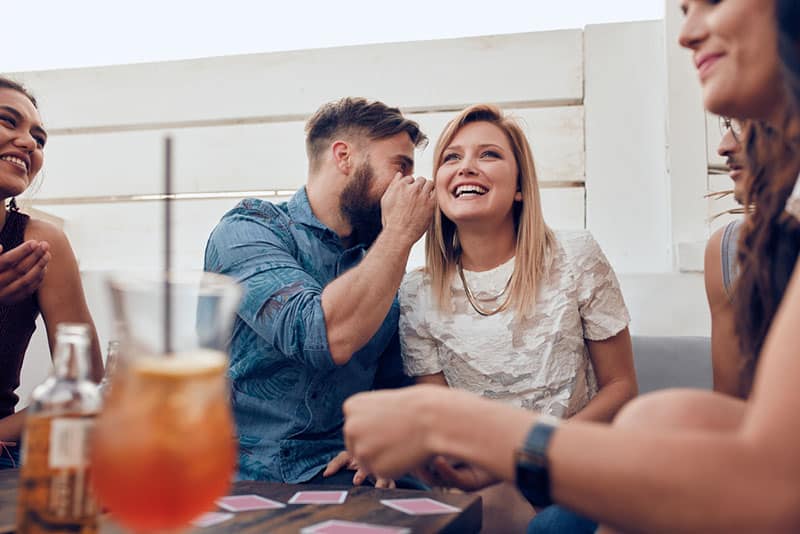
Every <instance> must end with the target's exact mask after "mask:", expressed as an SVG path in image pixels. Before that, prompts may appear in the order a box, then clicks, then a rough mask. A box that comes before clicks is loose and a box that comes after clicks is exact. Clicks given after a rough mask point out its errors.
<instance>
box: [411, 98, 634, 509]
mask: <svg viewBox="0 0 800 534" xmlns="http://www.w3.org/2000/svg"><path fill="white" fill-rule="evenodd" d="M434 182H435V191H436V199H437V204H438V208H437V211H436V212H435V214H434V219H433V221H432V223H431V226H430V228H429V230H428V234H427V237H426V266H425V268H424V269H422V270H418V271H414V272H411V273H409V274H408V275H407V276H406V278H405V279H404V281H403V284H402V286H401V288H400V339H401V344H402V348H403V363H404V367H405V370H406V372H407V373H408V374H410V375H411V376H415V377H417V380H418V382H423V383H434V384H441V385H449V386H451V387H453V388H457V389H462V390H466V391H469V392H472V393H477V394H479V395H482V396H484V397H488V398H491V399H496V400H500V401H504V402H506V403H509V404H512V405H514V406H518V407H523V408H528V409H535V410H537V411H539V412H542V413H546V414H550V415H553V416H556V417H559V418H574V419H585V420H592V421H604V422H608V421H611V419H612V418H613V417H614V415H615V414H616V413H617V411H618V410H619V409H620V408H621V407H622V406H623V404H625V403H626V402H627V401H628V400H630V399H631V398H633V397H634V396H635V395H636V393H637V386H636V376H635V372H634V368H633V355H632V348H631V341H630V335H629V333H628V322H629V316H628V312H627V309H626V307H625V303H624V301H623V298H622V293H621V291H620V288H619V284H618V282H617V278H616V276H615V274H614V271H613V269H612V268H611V265H609V263H608V261H607V260H606V258H605V256H604V255H603V253H602V251H601V250H600V247H599V246H598V245H597V243H596V242H595V240H594V239H593V238H592V236H591V235H590V234H589V233H588V232H586V231H577V232H554V231H552V230H551V229H550V228H548V226H547V225H546V224H545V221H544V218H543V216H542V210H541V201H540V194H539V187H538V183H537V178H536V171H535V168H534V163H533V156H532V154H531V149H530V147H529V145H528V142H527V139H526V137H525V134H524V133H523V131H522V129H521V128H520V126H519V125H518V124H517V123H516V122H515V121H514V119H513V118H511V117H508V116H506V115H504V114H503V112H502V111H501V110H500V109H499V108H497V107H495V106H492V105H487V104H479V105H474V106H471V107H469V108H467V109H465V110H463V111H462V112H461V113H460V114H459V115H458V116H457V117H456V118H455V119H453V120H452V121H451V122H450V123H449V124H448V125H447V127H446V128H445V130H444V132H443V133H442V135H441V137H440V138H439V141H438V143H437V146H436V149H435V153H434ZM435 466H436V467H437V471H438V472H439V473H438V474H439V475H440V476H442V477H444V479H445V480H446V481H447V482H448V483H450V484H453V485H457V486H460V487H462V488H465V489H477V488H479V487H482V486H485V485H486V483H487V482H488V480H487V479H486V476H488V475H486V476H484V475H483V474H481V473H477V472H476V471H475V470H473V469H471V468H467V467H462V468H461V469H454V468H452V466H450V465H449V464H447V463H446V462H445V461H443V460H442V459H439V460H438V461H437V462H436V463H435ZM509 488H510V486H509ZM495 491H500V489H497V488H496V489H495ZM507 498H508V496H507V495H505V496H503V497H502V499H501V500H502V501H505V500H506V499H507ZM492 501H494V499H493V498H492V497H491V496H486V505H487V507H488V508H490V507H491V506H492ZM520 501H522V499H521V498H520ZM504 504H506V505H507V504H508V503H507V502H505V503H504ZM505 509H506V513H507V510H508V507H507V506H506V507H505ZM531 512H532V511H531ZM487 515H491V512H490V510H489V509H487Z"/></svg>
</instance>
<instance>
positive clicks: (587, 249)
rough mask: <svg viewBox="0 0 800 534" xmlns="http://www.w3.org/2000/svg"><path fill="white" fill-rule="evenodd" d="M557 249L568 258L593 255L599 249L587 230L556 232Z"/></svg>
mask: <svg viewBox="0 0 800 534" xmlns="http://www.w3.org/2000/svg"><path fill="white" fill-rule="evenodd" d="M553 233H554V235H555V238H556V243H557V244H558V247H559V248H560V249H562V250H563V251H564V254H566V255H567V256H568V257H570V258H576V257H578V258H579V257H583V256H586V255H592V254H594V253H595V252H596V251H597V250H598V249H599V248H600V247H599V245H598V244H597V241H595V239H594V236H592V233H591V232H590V231H589V230H556V231H554V232H553Z"/></svg>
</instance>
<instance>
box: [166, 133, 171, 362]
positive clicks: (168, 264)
mask: <svg viewBox="0 0 800 534" xmlns="http://www.w3.org/2000/svg"><path fill="white" fill-rule="evenodd" d="M171 262H172V137H170V136H166V137H165V138H164V352H165V353H166V354H171V353H172V288H171V286H170V283H169V282H170V271H171V270H172V269H171Z"/></svg>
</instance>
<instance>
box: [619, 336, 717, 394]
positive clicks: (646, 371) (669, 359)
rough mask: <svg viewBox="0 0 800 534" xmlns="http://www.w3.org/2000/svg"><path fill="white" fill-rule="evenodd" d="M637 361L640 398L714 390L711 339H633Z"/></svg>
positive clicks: (645, 337) (634, 356)
mask: <svg viewBox="0 0 800 534" xmlns="http://www.w3.org/2000/svg"><path fill="white" fill-rule="evenodd" d="M633 358H634V362H635V364H636V377H637V379H638V380H639V393H640V394H641V393H647V392H649V391H653V390H656V389H664V388H674V387H682V388H701V389H711V388H712V387H713V375H712V370H711V340H710V338H707V337H650V336H633Z"/></svg>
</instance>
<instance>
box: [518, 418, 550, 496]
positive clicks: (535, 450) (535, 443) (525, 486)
mask: <svg viewBox="0 0 800 534" xmlns="http://www.w3.org/2000/svg"><path fill="white" fill-rule="evenodd" d="M560 423H561V419H559V418H558V417H553V416H552V415H542V416H540V417H539V419H538V420H537V421H536V423H535V424H534V425H533V427H532V428H531V430H530V431H529V432H528V435H527V437H526V438H525V443H524V444H523V445H522V448H521V449H519V450H518V451H517V452H516V455H515V460H516V466H517V487H518V488H519V490H520V492H522V494H523V495H524V496H525V498H526V499H528V501H530V502H531V504H534V505H536V506H549V505H551V504H553V500H552V499H551V497H550V474H549V473H548V461H547V448H548V446H549V445H550V440H551V439H552V437H553V433H554V432H555V431H556V429H557V428H558V425H559V424H560Z"/></svg>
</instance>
